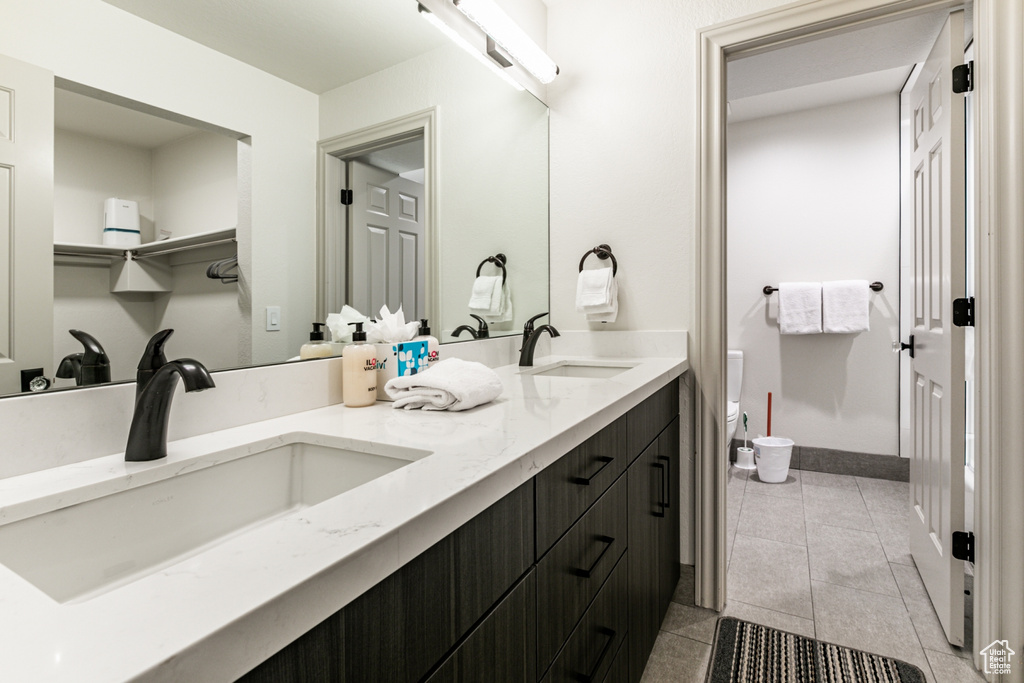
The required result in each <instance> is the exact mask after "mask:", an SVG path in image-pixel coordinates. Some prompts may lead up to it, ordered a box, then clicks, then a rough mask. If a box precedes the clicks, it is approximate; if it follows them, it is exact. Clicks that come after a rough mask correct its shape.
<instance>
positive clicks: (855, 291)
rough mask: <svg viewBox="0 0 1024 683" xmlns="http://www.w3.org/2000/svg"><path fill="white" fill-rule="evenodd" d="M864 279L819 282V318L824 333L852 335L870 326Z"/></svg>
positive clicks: (865, 281) (868, 304)
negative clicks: (820, 283)
mask: <svg viewBox="0 0 1024 683" xmlns="http://www.w3.org/2000/svg"><path fill="white" fill-rule="evenodd" d="M870 294H871V288H870V286H869V285H868V281H867V280H836V281H834V282H824V283H822V285H821V319H822V323H823V326H822V327H823V329H824V331H825V332H829V333H832V334H854V333H856V332H867V331H868V329H869V328H870V320H869V318H870V306H871V302H870V300H869V299H870Z"/></svg>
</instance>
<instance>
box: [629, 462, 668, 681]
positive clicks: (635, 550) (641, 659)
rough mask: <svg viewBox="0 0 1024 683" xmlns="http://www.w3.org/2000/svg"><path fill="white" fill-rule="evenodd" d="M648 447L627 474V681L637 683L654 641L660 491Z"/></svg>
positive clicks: (661, 479)
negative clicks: (628, 663)
mask: <svg viewBox="0 0 1024 683" xmlns="http://www.w3.org/2000/svg"><path fill="white" fill-rule="evenodd" d="M655 446H656V444H651V446H650V447H649V448H647V449H646V450H645V451H644V452H643V454H641V455H640V457H639V458H637V459H636V460H635V461H634V462H633V464H632V465H631V466H630V468H629V471H628V472H627V477H628V480H627V481H628V486H629V502H628V507H629V520H628V525H629V537H628V538H629V549H628V550H627V552H626V556H627V558H628V560H629V641H630V643H629V651H628V654H629V659H630V665H629V680H630V681H639V680H640V677H641V675H642V674H643V672H644V666H645V665H646V664H647V657H648V655H649V654H650V652H651V649H652V648H653V647H654V641H655V639H656V638H657V637H658V627H659V622H658V615H659V609H658V597H659V591H660V586H659V582H658V541H659V536H658V532H659V525H658V520H659V519H660V518H659V516H658V515H662V514H664V512H663V510H662V508H661V507H660V506H659V505H658V503H659V502H660V500H661V499H660V494H661V492H662V491H663V488H662V487H663V478H662V475H661V470H660V469H659V468H658V467H655V465H656V461H655V454H656V450H657V449H656V447H655Z"/></svg>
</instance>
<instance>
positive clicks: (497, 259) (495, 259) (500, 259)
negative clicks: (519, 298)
mask: <svg viewBox="0 0 1024 683" xmlns="http://www.w3.org/2000/svg"><path fill="white" fill-rule="evenodd" d="M486 263H493V264H494V265H496V266H498V267H499V268H501V284H502V286H504V285H505V280H507V279H508V273H507V272H506V271H505V264H506V263H508V259H507V258H506V257H505V255H504V254H495V255H494V256H488V257H487V258H485V259H484V260H483V261H481V262H480V265H479V266H477V267H476V276H477V277H480V269H481V268H483V267H484V264H486Z"/></svg>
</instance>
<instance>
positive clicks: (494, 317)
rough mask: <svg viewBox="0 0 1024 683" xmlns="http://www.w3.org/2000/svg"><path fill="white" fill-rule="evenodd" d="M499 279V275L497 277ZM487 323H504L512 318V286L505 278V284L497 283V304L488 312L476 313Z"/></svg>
mask: <svg viewBox="0 0 1024 683" xmlns="http://www.w3.org/2000/svg"><path fill="white" fill-rule="evenodd" d="M498 280H501V277H500V276H499V277H498ZM477 315H480V316H481V317H482V318H483V319H484V320H486V321H487V322H489V323H504V322H508V321H509V320H512V286H511V285H510V284H509V282H508V278H505V284H501V283H500V282H499V283H498V306H497V308H493V309H491V311H490V312H489V313H483V314H480V313H477Z"/></svg>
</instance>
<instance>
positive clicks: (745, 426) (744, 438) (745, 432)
mask: <svg viewBox="0 0 1024 683" xmlns="http://www.w3.org/2000/svg"><path fill="white" fill-rule="evenodd" d="M743 447H744V448H746V447H747V411H745V410H744V411H743Z"/></svg>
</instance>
